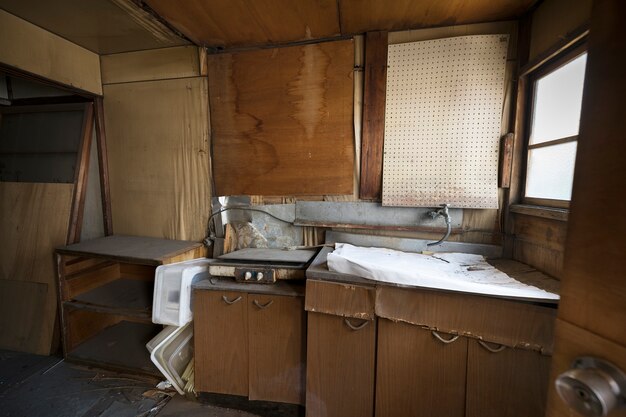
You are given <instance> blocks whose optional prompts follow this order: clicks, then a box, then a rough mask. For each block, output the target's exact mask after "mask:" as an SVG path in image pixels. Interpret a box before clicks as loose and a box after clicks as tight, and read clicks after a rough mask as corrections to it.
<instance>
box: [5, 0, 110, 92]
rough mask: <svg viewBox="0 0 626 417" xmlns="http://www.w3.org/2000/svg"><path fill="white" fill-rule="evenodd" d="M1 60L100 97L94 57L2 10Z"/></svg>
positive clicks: (95, 56)
mask: <svg viewBox="0 0 626 417" xmlns="http://www.w3.org/2000/svg"><path fill="white" fill-rule="evenodd" d="M0 57H2V60H1V62H2V64H4V65H9V66H11V67H13V68H17V69H20V70H22V71H26V72H28V73H31V74H35V75H38V76H41V77H44V78H47V79H50V80H53V81H57V82H59V83H61V84H63V85H65V86H69V87H72V88H74V89H79V90H83V91H87V92H89V93H93V94H99V95H101V94H102V84H101V81H100V57H99V56H98V55H97V54H95V53H93V52H90V51H88V50H86V49H83V48H81V47H80V46H78V45H76V44H73V43H71V42H69V41H67V40H65V39H63V38H61V37H59V36H57V35H54V34H52V33H50V32H48V31H46V30H44V29H41V28H40V27H37V26H35V25H33V24H31V23H29V22H27V21H25V20H22V19H20V18H18V17H16V16H14V15H12V14H9V13H8V12H6V11H4V10H0Z"/></svg>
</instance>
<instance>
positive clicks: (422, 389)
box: [376, 319, 467, 417]
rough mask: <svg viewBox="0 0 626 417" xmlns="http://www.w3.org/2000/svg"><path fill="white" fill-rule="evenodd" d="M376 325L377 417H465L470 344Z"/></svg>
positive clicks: (407, 326)
mask: <svg viewBox="0 0 626 417" xmlns="http://www.w3.org/2000/svg"><path fill="white" fill-rule="evenodd" d="M378 322H379V324H378V326H379V327H378V357H377V362H376V363H377V368H376V417H397V416H403V417H417V416H420V417H421V416H424V417H430V416H446V417H463V416H464V415H465V376H466V369H465V368H466V364H467V339H466V338H464V337H458V338H457V337H456V336H453V335H449V334H445V333H438V335H439V336H440V337H441V338H442V339H444V340H446V341H451V342H450V343H444V342H443V341H441V340H439V339H438V338H437V337H436V336H435V334H434V333H433V332H431V331H430V330H425V329H422V328H420V327H418V326H414V325H410V324H406V323H402V322H396V323H394V322H392V321H389V320H385V319H379V321H378ZM452 340H453V341H452Z"/></svg>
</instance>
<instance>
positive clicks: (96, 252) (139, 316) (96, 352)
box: [57, 236, 205, 375]
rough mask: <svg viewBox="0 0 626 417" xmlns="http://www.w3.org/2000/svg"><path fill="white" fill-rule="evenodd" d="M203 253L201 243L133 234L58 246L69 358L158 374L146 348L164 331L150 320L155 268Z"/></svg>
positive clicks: (62, 309) (63, 320) (63, 330)
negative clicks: (148, 343) (151, 340)
mask: <svg viewBox="0 0 626 417" xmlns="http://www.w3.org/2000/svg"><path fill="white" fill-rule="evenodd" d="M204 255H205V249H204V247H203V246H202V244H200V243H194V242H185V241H176V240H166V239H156V238H144V237H133V236H108V237H105V238H101V239H94V240H89V241H85V242H81V243H77V244H74V245H69V246H65V247H62V248H58V249H57V264H58V265H57V267H58V273H59V299H60V303H59V304H60V313H61V324H62V326H61V329H62V337H63V352H64V356H65V358H66V359H67V360H69V361H74V362H81V363H85V364H89V365H97V366H100V367H104V368H111V369H116V370H121V371H124V372H132V373H146V374H152V375H160V372H159V371H158V370H157V368H156V367H155V366H154V365H153V364H152V362H151V361H150V355H149V353H148V351H147V349H146V343H147V342H148V341H150V339H152V337H154V336H155V335H156V334H157V333H158V332H159V331H161V330H162V326H159V325H155V324H153V323H152V320H151V317H152V296H153V293H154V273H155V270H156V267H157V266H159V265H163V264H168V263H173V262H180V261H184V260H188V259H195V258H200V257H203V256H204Z"/></svg>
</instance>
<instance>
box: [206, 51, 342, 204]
mask: <svg viewBox="0 0 626 417" xmlns="http://www.w3.org/2000/svg"><path fill="white" fill-rule="evenodd" d="M353 65H354V47H353V42H352V40H346V41H337V42H325V43H319V44H313V45H304V46H294V47H288V48H275V49H265V50H257V51H248V52H238V53H230V54H217V55H210V56H209V97H210V107H211V129H212V142H213V164H214V165H213V175H214V180H215V186H216V194H217V195H242V194H247V195H324V194H351V193H352V190H353V166H354V140H353V136H354V133H353V126H352V119H353V106H352V103H353V94H352V71H353ZM233 170H234V171H233ZM234 174H236V175H234Z"/></svg>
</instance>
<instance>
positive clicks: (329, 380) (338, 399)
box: [306, 313, 376, 417]
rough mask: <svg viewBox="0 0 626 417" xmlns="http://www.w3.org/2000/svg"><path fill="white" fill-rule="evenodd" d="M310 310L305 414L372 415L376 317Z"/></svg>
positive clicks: (321, 416) (315, 416)
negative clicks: (363, 320) (363, 318)
mask: <svg viewBox="0 0 626 417" xmlns="http://www.w3.org/2000/svg"><path fill="white" fill-rule="evenodd" d="M346 320H349V321H350V323H352V324H353V325H355V326H361V325H362V324H361V323H360V322H359V320H357V319H346V318H344V317H338V316H331V315H328V314H320V313H308V326H307V332H308V333H307V375H306V415H307V416H308V417H338V416H341V417H372V416H373V415H374V375H375V367H376V364H375V358H376V321H371V322H366V323H367V324H366V325H365V327H363V328H361V329H360V330H352V329H350V328H349V327H348V326H347V324H346V322H345V321H346Z"/></svg>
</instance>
